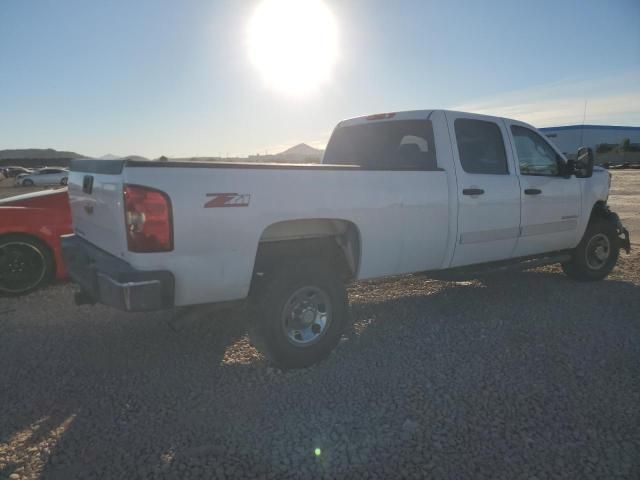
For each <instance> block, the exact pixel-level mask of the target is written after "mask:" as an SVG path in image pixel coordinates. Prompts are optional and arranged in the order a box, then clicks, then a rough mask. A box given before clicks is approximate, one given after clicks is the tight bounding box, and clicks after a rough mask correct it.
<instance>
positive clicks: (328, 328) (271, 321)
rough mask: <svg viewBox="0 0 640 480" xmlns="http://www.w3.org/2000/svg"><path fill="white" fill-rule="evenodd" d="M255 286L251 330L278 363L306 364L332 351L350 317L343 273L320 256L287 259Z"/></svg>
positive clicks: (256, 343) (285, 365)
mask: <svg viewBox="0 0 640 480" xmlns="http://www.w3.org/2000/svg"><path fill="white" fill-rule="evenodd" d="M259 281H260V282H261V284H258V285H256V288H255V291H254V292H252V319H251V324H250V328H249V335H250V337H251V341H252V343H253V344H254V346H255V347H256V348H257V349H258V350H260V351H261V352H262V353H264V354H265V356H266V357H267V358H268V359H269V360H270V361H271V362H272V363H273V364H275V365H276V366H278V367H281V368H303V367H307V366H309V365H312V364H314V363H317V362H319V361H320V360H322V359H324V358H325V357H327V356H328V355H329V353H330V352H331V351H332V350H333V349H334V348H335V346H336V345H337V344H338V342H339V340H340V336H341V335H342V332H343V331H344V327H345V326H346V324H347V321H348V301H347V293H346V289H345V286H344V282H343V280H342V278H341V277H340V275H339V273H338V272H336V271H334V270H332V269H331V265H326V264H323V263H321V262H318V261H299V262H285V263H283V264H281V265H280V266H278V267H276V268H275V269H274V270H273V271H272V272H269V273H267V274H266V275H265V277H264V278H262V279H260V280H259Z"/></svg>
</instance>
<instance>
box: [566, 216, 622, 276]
mask: <svg viewBox="0 0 640 480" xmlns="http://www.w3.org/2000/svg"><path fill="white" fill-rule="evenodd" d="M607 245H608V246H607ZM600 247H601V250H600V252H599V255H600V257H598V252H597V249H598V248H600ZM605 253H606V258H603V257H604V255H605ZM619 254H620V242H619V239H618V232H617V231H616V227H615V225H613V224H612V223H611V222H609V221H607V220H605V219H603V218H595V219H593V220H591V222H590V223H589V225H588V226H587V230H586V231H585V233H584V236H583V237H582V240H581V241H580V243H579V244H578V246H577V247H576V248H575V249H574V251H573V254H572V258H571V261H569V262H567V263H564V264H562V270H563V271H564V273H566V274H567V275H568V276H569V277H571V278H573V279H575V280H579V281H583V282H589V281H596V280H602V279H604V278H606V277H607V275H609V273H611V270H613V267H615V266H616V263H617V261H618V256H619Z"/></svg>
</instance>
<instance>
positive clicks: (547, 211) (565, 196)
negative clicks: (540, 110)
mask: <svg viewBox="0 0 640 480" xmlns="http://www.w3.org/2000/svg"><path fill="white" fill-rule="evenodd" d="M506 122H507V125H508V126H509V135H510V138H511V145H512V147H513V152H514V155H515V156H516V158H517V162H516V164H517V165H516V167H517V169H518V171H519V174H520V184H521V188H522V192H521V195H522V214H521V217H522V220H521V231H520V238H519V240H518V244H517V246H516V249H515V253H514V255H515V256H518V257H520V256H526V255H532V254H536V253H544V252H552V251H554V250H563V249H567V248H573V247H574V246H575V243H576V241H577V236H578V231H577V229H578V222H579V220H580V203H581V194H580V185H579V181H578V179H576V178H575V177H573V176H570V177H566V176H564V175H563V170H564V168H563V166H564V165H563V164H564V159H563V158H562V156H561V155H560V153H559V152H558V151H557V150H555V149H554V148H553V147H552V146H551V145H550V143H549V142H548V141H547V140H546V139H545V138H544V137H543V136H542V135H540V134H539V133H538V132H536V131H535V130H534V129H532V128H531V127H529V126H528V125H526V124H521V123H520V122H514V121H509V120H508V121H506Z"/></svg>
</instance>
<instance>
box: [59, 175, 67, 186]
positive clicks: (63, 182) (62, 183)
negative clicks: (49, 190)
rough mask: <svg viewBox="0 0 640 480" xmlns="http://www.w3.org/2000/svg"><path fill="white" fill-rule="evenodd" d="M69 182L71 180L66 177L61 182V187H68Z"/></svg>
mask: <svg viewBox="0 0 640 480" xmlns="http://www.w3.org/2000/svg"><path fill="white" fill-rule="evenodd" d="M68 182H69V179H68V178H67V177H64V178H63V179H62V180H60V185H66V184H67V183H68Z"/></svg>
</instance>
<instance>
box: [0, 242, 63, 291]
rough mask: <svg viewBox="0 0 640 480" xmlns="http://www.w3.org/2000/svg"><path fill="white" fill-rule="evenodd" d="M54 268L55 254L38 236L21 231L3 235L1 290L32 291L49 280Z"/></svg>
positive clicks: (0, 249)
mask: <svg viewBox="0 0 640 480" xmlns="http://www.w3.org/2000/svg"><path fill="white" fill-rule="evenodd" d="M53 271H54V262H53V257H52V256H51V253H50V252H49V249H48V248H47V247H46V246H45V245H44V244H43V243H42V242H40V241H39V240H38V239H36V238H33V237H30V236H28V235H18V234H12V235H5V236H3V237H0V292H2V293H5V294H9V295H21V294H24V293H28V292H31V291H33V290H35V289H36V288H38V287H40V286H42V285H43V284H45V283H46V282H48V281H49V280H50V279H51V276H52V274H53Z"/></svg>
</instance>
